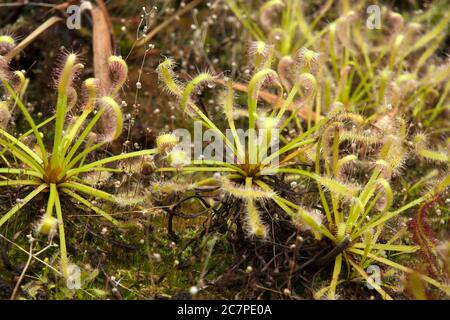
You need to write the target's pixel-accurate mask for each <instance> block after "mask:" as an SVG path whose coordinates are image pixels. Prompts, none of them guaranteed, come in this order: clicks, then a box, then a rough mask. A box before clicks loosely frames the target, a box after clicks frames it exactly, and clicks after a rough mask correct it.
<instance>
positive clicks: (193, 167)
mask: <svg viewBox="0 0 450 320" xmlns="http://www.w3.org/2000/svg"><path fill="white" fill-rule="evenodd" d="M255 46H256V48H255V49H254V51H252V54H253V55H254V56H255V57H256V59H255V60H254V61H255V66H256V71H255V74H254V75H253V76H252V77H251V79H250V81H249V84H248V95H247V96H248V100H247V116H248V127H246V129H247V128H248V129H250V131H249V133H248V139H247V140H246V141H245V140H244V139H242V138H240V137H239V136H238V134H237V132H236V124H235V121H234V113H235V111H234V106H233V105H234V95H233V89H232V84H231V81H227V80H224V81H217V79H214V77H213V76H212V75H211V74H208V73H201V74H199V75H197V76H196V77H194V78H193V79H192V80H191V81H190V82H188V83H187V84H185V85H182V84H180V83H179V82H178V81H177V79H176V78H175V75H174V72H173V69H172V68H173V62H172V61H171V60H170V59H166V60H165V61H163V62H162V63H161V64H160V65H159V67H158V72H159V77H160V79H161V81H162V82H163V83H164V85H165V86H166V88H167V90H168V91H169V92H170V93H172V94H174V95H176V96H177V97H178V98H179V101H180V105H181V108H182V109H183V110H184V111H186V112H187V113H188V115H190V116H192V117H193V118H194V119H197V120H199V121H201V122H202V123H203V124H204V126H205V127H206V128H208V129H210V130H213V131H214V132H216V133H217V136H216V139H223V142H224V143H223V145H225V146H226V147H227V148H230V149H231V150H232V151H233V155H234V159H238V160H239V159H240V160H241V161H240V162H239V161H238V163H237V164H235V163H229V162H220V161H216V160H209V159H207V158H204V159H195V160H192V161H191V160H190V159H189V157H188V155H187V154H186V152H185V151H181V150H179V149H178V148H177V147H176V146H175V141H176V139H175V137H174V138H173V145H172V147H174V148H173V149H171V151H170V150H169V153H168V156H167V159H168V164H169V165H170V167H167V168H159V169H157V171H159V172H167V171H172V172H176V173H177V174H183V173H185V174H186V173H197V174H199V173H202V174H203V175H197V176H196V177H197V179H195V178H194V182H191V183H185V185H184V186H183V184H182V183H180V182H178V183H177V184H173V183H172V184H170V183H169V184H164V183H162V184H160V185H158V184H157V185H156V188H155V191H158V190H159V189H160V188H163V191H164V192H171V191H172V192H179V191H183V189H184V191H186V190H188V189H193V188H195V187H198V186H203V185H217V186H218V187H219V188H220V190H221V191H222V192H224V193H225V194H229V195H230V196H232V197H234V198H238V199H240V200H241V201H242V203H243V207H244V209H243V210H242V211H241V212H240V215H241V217H240V219H242V220H243V221H244V223H245V225H246V229H247V232H248V234H249V236H253V237H256V238H260V239H268V238H270V239H271V241H273V242H275V241H276V240H275V239H276V235H274V234H272V235H271V234H270V233H271V232H272V233H273V232H277V231H278V232H279V230H277V231H274V229H273V228H272V230H270V228H269V227H268V225H270V224H272V223H273V221H270V220H271V218H270V217H268V216H267V215H263V214H262V212H261V210H260V207H261V205H262V204H263V203H264V202H267V201H271V202H274V203H276V204H277V206H278V207H279V208H280V209H281V210H282V211H283V212H284V214H286V215H287V216H289V217H290V219H291V222H292V223H293V224H296V225H298V227H299V228H301V229H303V230H310V231H311V232H312V233H313V234H314V236H315V237H316V239H321V238H322V237H324V238H327V239H328V240H329V241H330V242H331V243H332V244H333V245H334V246H335V247H334V249H332V250H331V251H330V252H329V253H328V254H327V255H325V256H324V257H321V258H318V259H317V261H316V262H315V263H316V265H318V266H323V265H326V264H327V263H330V262H332V261H334V269H333V274H332V278H331V282H330V284H329V286H326V287H325V288H323V289H321V290H319V291H318V292H316V296H317V297H319V298H320V297H321V296H322V295H323V294H325V293H326V294H328V297H329V298H330V299H334V298H335V296H336V287H337V284H338V283H341V282H342V281H344V280H341V279H340V274H341V271H342V270H341V269H342V264H343V261H345V262H346V263H347V265H348V267H349V270H348V271H349V272H350V275H351V277H350V279H352V278H353V277H362V278H363V279H365V280H366V281H368V282H369V283H370V284H371V285H373V287H374V288H375V289H376V290H377V291H378V292H379V293H380V295H381V296H382V297H383V298H386V299H391V297H390V295H389V294H388V293H387V292H386V291H385V290H383V289H382V288H381V286H380V285H379V284H377V283H374V282H373V280H372V279H371V277H370V276H369V275H368V274H367V273H366V272H365V271H364V270H365V269H366V268H367V266H369V265H371V264H372V263H374V262H377V263H381V264H384V265H386V266H388V267H392V268H395V269H397V270H399V271H402V272H406V273H414V272H415V271H414V270H413V269H411V268H408V267H405V266H403V265H400V264H398V263H396V262H394V261H393V260H391V259H389V256H387V257H386V253H391V252H392V253H396V254H398V253H400V254H408V253H412V252H415V251H417V250H418V249H419V247H418V246H413V245H398V244H393V243H392V242H393V241H394V239H395V238H396V237H395V236H394V237H393V238H391V239H390V240H388V241H387V242H386V241H385V239H382V237H381V234H382V233H383V230H384V227H385V224H386V223H387V222H389V221H390V220H391V219H393V218H395V217H396V216H398V215H400V214H401V213H403V212H404V211H405V210H407V209H409V208H411V207H414V206H417V205H418V204H420V203H422V202H424V201H426V199H428V198H430V197H433V196H434V195H435V194H438V193H440V192H442V191H443V190H444V189H445V188H446V187H447V185H448V181H447V180H448V177H447V178H445V179H444V180H443V181H440V182H439V183H438V184H437V185H436V186H435V188H434V189H433V190H432V191H431V192H430V193H427V194H426V195H424V196H423V197H420V198H418V199H415V200H413V201H411V202H410V203H407V204H405V205H404V206H402V207H400V208H393V207H392V205H393V203H394V200H395V199H394V193H393V191H392V187H391V178H392V177H393V176H395V175H396V174H398V172H400V171H401V170H402V169H403V166H404V162H405V158H406V156H407V154H408V153H409V152H410V150H409V149H410V147H408V142H409V141H407V133H406V122H405V120H404V119H403V118H400V117H394V116H392V115H391V114H390V113H388V112H386V113H384V114H380V115H378V116H377V117H372V118H370V119H367V118H364V117H363V116H362V115H360V114H356V113H352V112H351V111H350V110H349V109H350V108H348V107H347V108H346V107H345V106H344V104H343V103H341V102H339V101H336V102H335V103H334V105H333V110H332V111H330V112H329V113H327V114H326V115H325V116H324V117H320V118H319V119H318V120H317V119H316V122H315V123H312V121H311V116H310V113H311V112H312V111H311V108H309V107H308V104H312V103H313V101H314V98H315V94H316V91H317V81H316V78H315V76H314V75H313V74H311V73H309V72H307V71H311V70H312V69H314V68H316V67H318V66H317V64H318V63H319V62H318V61H317V60H314V59H311V60H310V61H308V60H307V59H308V58H307V57H308V56H311V57H314V56H315V55H316V54H315V53H314V52H308V51H307V50H306V49H302V50H303V52H304V54H303V56H302V57H301V58H300V59H299V61H297V63H296V64H295V65H297V66H299V67H298V69H297V72H295V70H293V73H294V74H297V75H298V78H297V79H296V81H295V83H294V85H293V87H292V89H290V90H289V89H286V88H285V87H283V85H282V80H281V78H280V75H279V74H278V73H277V72H276V71H274V70H273V69H271V68H270V66H271V57H272V56H273V55H272V53H271V50H273V48H271V47H268V46H266V45H265V44H263V43H256V44H255ZM252 50H253V49H252ZM305 56H306V58H305ZM305 60H306V61H305ZM214 81H216V82H222V83H225V84H226V90H225V93H224V94H223V95H222V96H221V99H223V101H222V106H223V112H224V114H225V117H226V121H227V123H228V127H229V129H231V131H232V133H233V134H232V138H231V140H230V139H229V138H230V137H229V136H228V137H227V136H225V135H224V134H223V133H222V132H223V131H221V130H220V129H218V127H217V126H216V125H215V124H214V123H213V122H212V121H211V120H210V119H209V118H208V117H207V116H206V115H205V114H204V113H203V112H202V111H201V110H200V108H199V107H198V106H197V105H196V104H195V103H194V101H193V100H192V99H191V95H192V92H193V91H194V90H196V89H197V88H198V87H199V86H201V85H206V84H207V83H213V82H214ZM264 86H265V87H268V86H273V87H275V88H276V89H277V90H278V91H279V95H278V97H279V99H278V101H277V102H278V104H279V105H278V106H276V105H275V106H274V105H273V106H271V107H272V108H271V109H269V110H268V111H267V113H263V112H262V111H259V110H258V99H259V92H260V90H263V89H264ZM300 89H304V91H303V93H302V92H300ZM284 90H287V92H286V94H284ZM297 95H300V96H301V99H300V100H299V101H297V105H296V109H297V110H292V112H291V115H289V116H286V117H284V114H285V112H286V110H287V108H288V106H290V105H291V104H292V103H293V101H294V99H295V98H296V96H297ZM282 97H286V99H283V98H282ZM301 107H303V108H306V110H309V113H308V114H307V115H306V117H305V118H306V119H304V125H302V124H300V127H299V128H298V129H299V130H302V127H305V129H304V132H300V133H295V134H292V133H291V134H290V135H286V136H285V137H283V138H282V140H284V141H285V144H284V145H283V146H282V147H281V148H280V149H279V150H276V151H274V152H273V153H271V152H269V154H268V155H265V153H264V155H265V156H263V153H262V152H265V151H267V148H270V147H269V144H268V141H269V140H270V139H267V136H270V135H271V132H272V130H274V129H279V130H280V131H281V132H285V130H284V129H285V128H289V127H290V125H291V124H293V123H295V120H297V121H298V119H297V118H296V117H295V115H296V114H297V112H298V109H299V108H301ZM257 126H259V127H260V128H264V129H266V130H264V131H262V132H263V135H264V136H263V137H261V135H260V136H258V137H256V133H255V131H253V130H251V129H255V128H256V127H257ZM371 127H375V128H378V129H377V131H375V132H373V133H372V134H370V135H369V134H368V130H369V128H371ZM294 131H295V130H294ZM277 132H278V131H277ZM160 138H161V140H163V139H167V138H168V135H166V136H161V137H160ZM261 138H264V139H261ZM419 139H420V137H419V136H416V137H415V140H414V141H415V143H416V148H419V149H420V148H421V147H420V143H419V145H417V143H418V141H419ZM245 143H246V145H245ZM349 143H350V144H353V145H354V147H353V148H348V147H345V146H347V145H348V144H349ZM411 144H414V143H411ZM355 146H357V147H355ZM359 148H364V149H365V150H366V151H365V152H364V153H361V152H358V149H359ZM421 150H422V152H421V151H420V150H418V151H417V152H418V155H419V156H420V155H422V156H423V155H425V154H428V156H431V157H434V158H439V156H437V155H438V154H439V153H438V152H435V151H432V150H427V151H425V149H421ZM252 155H253V156H252ZM432 155H434V156H432ZM275 156H276V157H279V158H280V160H279V162H276V163H275V164H274V163H271V162H270V160H271V159H273V157H275ZM447 159H448V157H447V156H446V155H442V159H435V160H442V161H444V162H447V161H448V160H447ZM352 167H353V170H350V172H351V174H350V173H349V168H352ZM305 168H308V169H305ZM364 172H367V174H365V176H367V177H368V178H362V179H361V178H359V179H358V180H357V181H355V179H354V178H353V179H352V176H361V173H364ZM205 174H207V175H208V174H209V175H210V177H206V178H205V177H203V178H201V177H202V176H204V175H205ZM290 175H296V176H299V177H301V178H302V179H307V180H311V181H313V182H314V183H315V184H316V186H317V191H316V192H317V194H318V198H316V199H308V198H307V197H304V198H303V199H296V200H295V201H291V200H289V199H288V198H287V197H284V196H283V193H284V192H283V190H282V189H278V188H277V180H283V177H284V178H285V179H286V178H287V179H289V176H290ZM199 177H200V179H199ZM299 200H300V201H299ZM317 200H319V202H320V204H321V208H322V209H321V210H318V209H313V203H311V202H312V201H317ZM229 227H230V228H232V227H231V226H229ZM420 278H421V279H422V280H424V281H425V282H428V283H430V284H431V285H433V286H435V287H437V288H439V289H441V290H443V291H444V292H447V293H448V290H449V287H448V286H447V285H445V284H441V283H440V282H439V281H437V280H435V279H432V278H430V277H428V276H426V275H420Z"/></svg>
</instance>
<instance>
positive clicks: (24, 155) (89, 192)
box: [0, 37, 156, 276]
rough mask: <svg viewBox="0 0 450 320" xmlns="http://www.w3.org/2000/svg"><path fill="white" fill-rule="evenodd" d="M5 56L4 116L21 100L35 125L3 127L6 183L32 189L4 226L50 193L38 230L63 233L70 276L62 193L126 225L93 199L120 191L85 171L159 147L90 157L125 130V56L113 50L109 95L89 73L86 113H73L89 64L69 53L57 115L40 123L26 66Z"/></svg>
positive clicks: (98, 169) (83, 109)
mask: <svg viewBox="0 0 450 320" xmlns="http://www.w3.org/2000/svg"><path fill="white" fill-rule="evenodd" d="M0 40H1V41H2V42H1V45H2V46H10V47H13V46H14V42H13V41H14V40H13V39H12V38H10V37H2V38H0ZM0 61H1V63H2V64H1V70H0V76H1V81H2V85H3V88H4V89H5V91H6V92H5V97H6V99H5V100H4V101H2V102H1V106H2V117H3V118H2V122H3V123H7V122H8V120H9V119H8V118H7V117H9V116H10V112H9V110H10V109H11V108H12V107H13V106H17V107H18V108H19V109H20V111H21V112H22V113H23V115H24V116H25V119H26V121H27V123H28V125H29V126H30V128H31V129H30V131H28V132H26V133H25V134H22V135H20V136H19V137H18V138H16V137H14V136H13V135H11V134H10V133H8V131H6V130H5V129H7V127H6V126H5V127H3V128H0V135H1V139H0V144H1V146H2V150H1V158H2V160H3V167H2V168H0V173H1V174H2V180H1V181H0V186H1V187H8V188H12V187H21V188H26V189H27V190H29V192H28V194H27V195H26V196H25V197H24V198H23V199H17V200H16V202H17V203H16V204H15V205H14V206H13V207H12V208H11V209H10V210H9V211H8V212H6V213H4V214H3V215H2V216H1V218H0V227H3V226H4V225H5V223H7V222H8V221H9V220H10V219H11V218H12V217H13V216H14V215H16V214H18V213H19V212H20V211H21V210H22V208H24V207H25V205H27V204H28V203H29V202H30V201H32V200H33V199H34V198H36V197H37V196H38V195H39V194H46V196H47V201H46V210H45V213H44V214H43V215H42V216H40V217H39V216H38V215H36V219H37V220H39V221H38V222H37V224H36V231H37V232H38V233H42V234H47V235H50V236H52V237H53V236H54V235H55V234H58V237H59V242H60V244H59V248H60V254H61V256H60V259H61V270H62V273H63V275H64V276H67V267H68V257H67V251H66V240H65V232H64V216H63V212H62V205H61V202H62V197H69V198H70V199H72V200H73V201H75V202H77V203H81V204H83V205H84V206H86V207H87V208H88V209H90V210H93V211H94V212H95V213H97V214H99V215H101V216H103V217H104V218H105V219H107V220H108V221H110V222H111V223H112V224H114V225H120V223H119V221H117V220H116V219H114V218H113V217H112V216H111V215H110V214H108V213H107V212H105V211H104V210H102V209H101V208H99V207H97V206H96V205H94V204H93V203H92V202H91V201H89V200H88V199H89V198H91V197H93V198H96V199H99V200H104V201H108V202H112V203H114V202H116V201H117V200H116V197H115V196H114V195H112V194H109V193H107V192H104V191H102V190H99V189H96V188H94V187H92V186H90V185H89V183H87V182H86V181H85V180H84V179H83V174H88V173H92V172H94V173H95V172H102V171H105V172H114V171H115V170H114V169H113V168H108V167H105V165H106V164H109V163H112V162H116V161H120V160H124V159H128V158H133V157H142V156H148V155H151V154H154V153H155V152H156V150H155V149H153V150H142V151H137V152H130V153H125V154H121V155H117V156H111V157H106V158H102V159H99V160H97V161H92V162H89V161H87V157H88V156H89V154H90V153H92V152H94V151H95V150H97V149H99V148H101V147H104V146H106V145H107V144H108V143H110V142H111V141H113V140H115V139H117V138H118V137H119V135H120V134H121V132H122V126H123V115H122V110H121V107H120V106H119V104H118V103H117V102H116V100H115V97H116V95H117V93H118V92H119V90H120V89H121V87H122V86H123V84H124V83H125V81H126V78H127V70H128V67H127V64H126V63H125V61H124V60H123V59H122V58H120V57H117V56H111V57H110V58H109V60H108V63H109V66H110V68H111V71H112V72H113V73H114V79H115V81H114V84H113V85H112V87H111V88H109V89H107V90H106V92H105V93H104V95H100V93H101V92H102V90H103V89H102V88H101V84H100V83H99V81H98V80H97V79H94V78H89V79H87V80H85V81H84V82H83V91H84V92H83V102H82V104H81V106H80V107H79V109H78V110H79V112H80V114H79V115H77V116H71V117H69V116H68V115H69V112H70V111H71V112H73V111H74V109H76V108H78V106H76V103H77V97H78V95H77V91H76V90H75V87H74V81H75V78H76V77H77V75H78V74H79V73H80V72H81V71H82V69H83V64H81V63H79V62H78V58H77V56H76V55H75V54H73V53H70V54H67V55H65V57H64V59H63V66H62V69H61V71H60V73H59V76H58V79H57V102H56V111H55V116H53V117H50V118H48V119H47V120H45V121H44V122H42V123H40V124H36V122H35V121H34V120H33V118H32V117H31V115H30V113H29V112H28V110H27V108H26V106H25V105H24V103H23V101H22V99H21V98H20V95H21V93H22V92H23V89H24V88H25V85H26V79H25V75H24V74H23V73H22V72H21V71H15V72H11V71H9V69H8V65H7V63H6V61H5V59H3V58H2V60H0ZM102 117H105V118H107V120H108V121H106V122H104V125H103V126H102V129H103V130H101V132H97V133H95V132H94V131H93V130H94V127H95V126H96V124H98V123H99V121H100V120H101V119H102ZM53 121H54V131H53V137H52V138H53V144H52V145H51V148H47V147H46V144H45V141H46V140H48V139H46V138H47V137H46V136H45V135H44V132H48V131H47V130H45V131H44V130H43V129H45V126H46V125H48V124H49V123H52V122H53ZM29 136H32V137H33V138H34V139H33V141H34V144H33V145H27V144H25V143H24V142H23V141H24V139H25V138H29ZM50 138H51V137H50ZM28 141H30V140H29V139H28ZM50 150H51V151H50ZM80 193H81V194H80ZM82 194H84V196H83V195H82ZM86 196H87V198H86Z"/></svg>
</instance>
